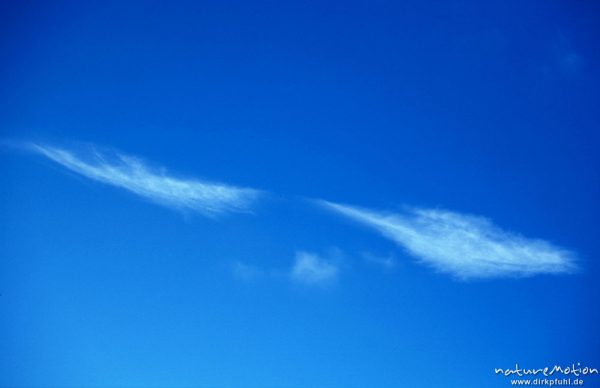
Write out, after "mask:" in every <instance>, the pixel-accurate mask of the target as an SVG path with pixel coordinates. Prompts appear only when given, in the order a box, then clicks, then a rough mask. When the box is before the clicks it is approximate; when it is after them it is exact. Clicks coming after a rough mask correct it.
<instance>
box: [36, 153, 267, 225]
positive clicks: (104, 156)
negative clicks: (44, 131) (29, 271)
mask: <svg viewBox="0 0 600 388" xmlns="http://www.w3.org/2000/svg"><path fill="white" fill-rule="evenodd" d="M29 149H30V150H32V151H34V152H36V153H38V154H40V155H43V156H45V157H47V158H48V159H50V160H52V161H54V162H56V163H58V164H60V165H61V166H63V167H65V168H67V169H69V170H71V171H73V172H75V173H78V174H80V175H82V176H84V177H86V178H89V179H92V180H95V181H98V182H102V183H106V184H109V185H112V186H116V187H120V188H123V189H126V190H128V191H131V192H133V193H135V194H137V195H139V196H141V197H144V198H146V199H149V200H151V201H153V202H156V203H158V204H161V205H164V206H167V207H171V208H176V209H179V210H189V211H194V212H197V213H201V214H204V215H206V216H216V215H220V214H224V213H231V212H249V211H250V207H251V205H252V203H253V202H254V201H255V200H256V199H257V197H258V196H259V194H260V191H258V190H254V189H248V188H240V187H234V186H230V185H225V184H220V183H208V182H205V181H200V180H196V179H182V178H176V177H174V176H171V175H168V174H167V173H166V171H165V170H164V169H156V168H152V167H150V166H149V165H148V164H146V163H145V162H144V161H142V160H141V159H139V158H136V157H132V156H128V155H123V154H120V153H117V152H111V153H102V152H99V151H97V150H95V149H93V150H92V151H90V152H86V153H85V155H84V156H79V155H78V154H76V153H75V152H73V151H69V150H66V149H62V148H56V147H51V146H46V145H39V144H30V145H29Z"/></svg>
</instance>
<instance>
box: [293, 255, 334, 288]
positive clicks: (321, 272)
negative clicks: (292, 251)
mask: <svg viewBox="0 0 600 388" xmlns="http://www.w3.org/2000/svg"><path fill="white" fill-rule="evenodd" d="M338 274H339V267H338V265H337V264H336V263H335V262H334V261H333V260H329V259H326V258H324V257H321V256H319V255H317V254H315V253H309V252H297V253H296V261H295V262H294V265H293V266H292V269H291V271H290V276H291V278H292V279H293V280H294V281H296V282H298V283H302V284H305V285H312V286H315V285H318V286H325V285H329V284H331V283H333V282H335V280H337V278H338Z"/></svg>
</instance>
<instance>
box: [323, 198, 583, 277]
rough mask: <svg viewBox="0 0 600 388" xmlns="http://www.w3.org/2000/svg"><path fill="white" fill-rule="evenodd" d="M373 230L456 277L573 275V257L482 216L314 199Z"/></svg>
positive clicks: (574, 266)
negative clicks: (376, 208)
mask: <svg viewBox="0 0 600 388" xmlns="http://www.w3.org/2000/svg"><path fill="white" fill-rule="evenodd" d="M319 204H321V205H322V206H324V207H325V208H327V209H330V210H333V211H335V212H337V213H339V214H341V215H344V216H346V217H348V218H351V219H353V220H355V221H358V222H360V223H362V224H364V225H366V226H369V227H371V228H373V229H375V230H376V231H378V232H379V233H380V234H382V235H383V236H385V237H387V238H389V239H391V240H392V241H394V242H395V243H396V244H398V245H400V246H401V247H403V248H404V249H406V250H407V251H408V252H409V253H410V254H412V255H413V256H414V257H416V258H418V259H419V260H420V261H421V262H422V263H425V264H427V265H429V266H431V267H433V268H435V269H437V270H439V271H441V272H445V273H449V274H451V275H453V276H455V277H457V278H461V279H472V278H489V277H501V276H505V277H506V276H531V275H536V274H557V273H568V272H573V271H574V270H575V269H576V264H575V254H574V253H573V252H571V251H569V250H566V249H564V248H560V247H557V246H555V245H553V244H551V243H549V242H547V241H544V240H538V239H529V238H525V237H522V236H520V235H518V234H515V233H512V232H507V231H504V230H502V229H500V228H499V227H497V226H495V225H494V224H493V223H492V222H491V221H490V220H488V219H486V218H483V217H476V216H471V215H465V214H460V213H456V212H451V211H445V210H438V209H413V210H409V211H407V212H406V213H404V214H399V213H384V212H378V211H374V210H368V209H363V208H359V207H354V206H348V205H341V204H337V203H332V202H327V201H319Z"/></svg>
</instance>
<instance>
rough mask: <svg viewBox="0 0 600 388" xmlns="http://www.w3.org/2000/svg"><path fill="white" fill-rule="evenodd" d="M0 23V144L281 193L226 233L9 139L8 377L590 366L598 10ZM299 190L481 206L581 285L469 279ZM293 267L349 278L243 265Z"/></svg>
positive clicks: (418, 372) (467, 208)
mask: <svg viewBox="0 0 600 388" xmlns="http://www.w3.org/2000/svg"><path fill="white" fill-rule="evenodd" d="M282 3H285V4H282ZM0 7H1V8H0V53H1V54H0V55H1V61H0V134H1V136H2V138H3V139H4V140H10V141H13V142H14V141H40V142H51V143H57V144H63V145H67V146H70V145H72V144H76V143H71V142H74V141H83V142H91V143H95V144H100V145H104V146H109V147H115V148H116V149H118V150H121V151H123V152H126V153H130V154H134V155H140V156H143V157H144V158H147V160H149V161H152V162H154V163H156V164H158V165H162V166H166V167H167V168H168V169H169V171H172V172H175V173H177V174H180V175H183V176H193V177H201V178H206V179H211V180H217V181H223V182H228V183H231V184H235V185H241V186H248V187H255V188H259V189H263V190H266V191H268V192H270V193H272V194H270V198H269V199H268V200H265V201H263V202H261V205H260V206H259V207H258V208H257V209H255V214H254V215H228V216H225V217H223V218H221V219H218V220H213V219H208V218H203V217H202V216H196V215H185V214H181V213H178V212H174V211H171V210H169V209H166V208H163V207H159V206H156V205H155V204H152V203H150V202H146V201H144V200H140V199H139V198H138V197H135V196H134V195H132V194H129V193H126V192H124V191H120V190H118V189H114V188H112V187H108V186H105V185H102V184H99V183H94V182H91V181H89V180H86V179H85V178H82V177H79V176H76V175H74V174H72V173H65V170H64V169H62V168H60V167H58V166H56V165H54V164H52V163H51V162H49V161H47V160H43V159H42V158H40V157H36V156H34V155H31V154H27V153H24V152H20V151H18V150H15V149H14V148H11V147H8V146H3V148H2V151H1V152H0V188H1V190H0V231H1V232H0V344H1V345H0V386H116V385H119V386H188V385H194V386H219V387H229V386H361V387H366V386H445V387H463V386H473V387H482V386H486V387H492V386H498V387H502V386H508V385H509V384H508V381H507V379H506V378H503V377H500V376H495V375H494V374H493V368H495V367H503V368H508V367H511V366H514V363H515V362H519V363H520V364H522V365H524V366H529V367H543V366H546V365H548V366H552V365H554V364H556V363H564V364H571V363H573V362H581V363H582V364H585V365H590V366H594V367H600V355H599V354H598V349H600V333H599V331H598V329H597V326H598V322H599V309H598V300H597V295H599V288H600V285H599V283H598V279H599V276H600V265H599V264H598V260H597V258H598V256H599V254H600V244H599V243H598V241H599V231H600V229H599V228H600V221H599V215H600V211H599V210H600V208H599V205H598V198H599V197H600V183H599V182H600V173H599V169H598V166H600V156H599V153H598V147H599V146H600V135H599V131H598V128H599V125H600V109H599V106H598V105H599V103H598V102H599V101H600V100H599V97H600V96H599V92H598V91H599V90H600V82H599V81H600V78H599V77H600V72H599V71H598V69H599V64H600V51H599V50H598V39H599V38H600V36H599V27H598V26H599V24H598V23H599V20H598V19H599V15H600V13H599V12H598V7H597V6H596V5H595V4H593V3H592V2H578V3H574V2H567V1H564V2H560V1H544V2H541V1H540V2H520V1H508V2H506V1H491V2H478V1H472V2H470V1H457V2H448V3H446V2H439V3H438V2H419V1H414V2H402V3H401V4H395V3H393V2H368V3H367V2H361V3H358V2H339V3H335V2H328V3H326V4H324V3H323V2H318V1H315V2H294V3H292V2H274V1H273V2H174V3H172V4H167V2H151V1H141V2H134V1H127V2H122V3H121V2H104V1H102V2H101V1H97V2H94V1H86V2H41V1H39V2H38V1H32V2H27V1H22V2H21V1H20V2H9V1H4V2H2V4H1V6H0ZM75 146H76V145H75ZM302 198H325V199H328V200H333V201H337V202H342V203H350V204H357V205H362V206H367V207H372V208H378V209H394V208H397V207H400V206H402V205H406V204H408V205H414V206H424V207H437V206H439V207H442V208H448V209H453V210H456V211H459V212H465V213H474V214H480V215H483V216H486V217H490V218H491V219H493V220H494V222H496V223H497V224H498V225H500V226H502V227H504V228H507V229H509V230H514V231H517V232H519V233H522V234H523V235H525V236H529V237H539V238H544V239H547V240H549V241H552V242H554V243H556V244H559V245H562V246H565V247H568V248H570V249H573V250H575V251H576V252H578V254H579V257H580V267H581V271H580V272H579V273H577V274H575V275H563V276H539V277H533V278H528V279H495V280H485V281H469V282H460V281H456V280H454V279H452V278H450V277H448V276H446V275H442V274H437V273H435V272H433V271H431V270H430V269H429V268H426V267H424V266H421V265H419V264H418V263H416V262H415V260H414V259H412V258H411V257H409V256H407V255H406V254H405V253H404V252H403V251H402V250H400V249H398V248H397V247H396V246H395V245H394V244H392V243H391V242H389V241H387V240H385V239H383V238H381V237H380V236H379V235H377V234H376V233H373V232H371V231H370V230H367V229H366V228H361V227H360V226H357V225H355V224H353V223H350V222H347V221H345V220H343V219H340V218H337V217H335V216H333V215H331V214H327V213H325V212H324V211H322V210H320V209H318V208H316V207H314V206H312V205H311V204H310V203H309V202H306V201H304V200H303V199H302ZM296 251H310V252H316V253H318V254H322V255H325V256H326V255H328V254H331V252H341V253H337V254H338V255H341V257H342V262H343V267H342V270H341V273H340V278H339V281H338V283H337V284H336V285H334V286H332V287H329V288H325V289H323V288H309V287H302V286H300V285H297V284H293V283H290V282H289V281H287V280H286V279H285V278H284V277H273V278H266V279H257V280H256V281H250V282H248V281H243V280H242V279H239V278H237V277H236V276H234V274H233V273H232V272H233V271H232V266H233V263H235V262H236V261H242V262H247V263H251V264H252V265H255V266H257V267H260V268H275V269H277V270H279V271H285V270H287V269H288V268H290V266H291V265H292V263H293V259H294V254H295V252H296ZM365 251H366V252H371V253H372V254H374V255H379V256H387V255H392V256H394V257H395V258H396V259H397V260H398V262H399V267H398V268H396V269H395V270H393V271H385V270H383V269H382V268H379V267H377V266H376V265H373V263H367V262H365V261H364V260H362V259H361V258H360V252H365ZM598 383H599V379H598V377H597V376H595V377H590V378H589V379H587V380H586V386H593V384H598Z"/></svg>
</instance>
